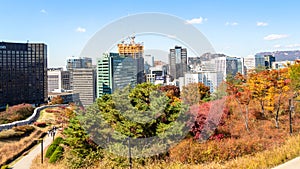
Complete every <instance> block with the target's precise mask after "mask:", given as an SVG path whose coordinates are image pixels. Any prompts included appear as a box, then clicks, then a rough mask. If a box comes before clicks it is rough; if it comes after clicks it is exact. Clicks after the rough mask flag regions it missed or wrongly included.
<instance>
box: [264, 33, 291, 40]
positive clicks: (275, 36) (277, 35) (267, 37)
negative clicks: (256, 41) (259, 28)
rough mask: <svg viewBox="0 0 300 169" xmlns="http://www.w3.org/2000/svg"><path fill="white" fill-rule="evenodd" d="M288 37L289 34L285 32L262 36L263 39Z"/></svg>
mask: <svg viewBox="0 0 300 169" xmlns="http://www.w3.org/2000/svg"><path fill="white" fill-rule="evenodd" d="M287 37H289V35H286V34H271V35H268V36H266V37H264V40H278V39H284V38H287Z"/></svg>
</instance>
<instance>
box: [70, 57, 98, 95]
mask: <svg viewBox="0 0 300 169" xmlns="http://www.w3.org/2000/svg"><path fill="white" fill-rule="evenodd" d="M92 67H93V66H92V58H88V57H74V56H72V57H68V58H67V66H66V68H67V70H68V71H69V72H70V74H69V75H70V89H71V90H74V84H73V83H74V80H73V70H74V69H82V68H92Z"/></svg>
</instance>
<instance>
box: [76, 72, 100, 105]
mask: <svg viewBox="0 0 300 169" xmlns="http://www.w3.org/2000/svg"><path fill="white" fill-rule="evenodd" d="M95 77H96V76H95V70H94V69H93V68H76V69H73V70H72V81H73V92H74V93H79V98H80V101H81V103H82V105H83V106H88V105H91V104H93V102H94V101H95V98H96V91H95V90H96V87H95Z"/></svg>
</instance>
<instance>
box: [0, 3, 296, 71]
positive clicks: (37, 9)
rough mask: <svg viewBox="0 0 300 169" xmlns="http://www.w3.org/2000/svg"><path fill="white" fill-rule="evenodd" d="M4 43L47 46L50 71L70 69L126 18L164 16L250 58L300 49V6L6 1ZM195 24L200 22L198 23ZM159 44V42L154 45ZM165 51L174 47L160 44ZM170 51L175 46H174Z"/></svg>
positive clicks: (1, 10)
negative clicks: (91, 43) (92, 42)
mask: <svg viewBox="0 0 300 169" xmlns="http://www.w3.org/2000/svg"><path fill="white" fill-rule="evenodd" d="M0 2H1V5H0V16H1V26H0V39H1V41H13V42H26V41H27V40H29V41H30V42H44V43H46V44H47V45H48V67H58V66H64V65H65V62H66V58H67V57H69V56H72V55H74V56H78V55H79V54H80V52H81V50H82V49H83V47H84V45H85V44H86V43H87V41H88V40H89V39H90V38H91V37H92V36H93V35H94V34H95V33H96V32H97V31H99V30H100V29H101V28H103V27H104V26H105V25H107V24H109V23H111V22H112V21H115V20H117V19H119V18H120V17H124V16H128V15H131V14H137V13H143V12H161V13H166V14H171V15H175V16H178V17H180V18H182V19H184V20H187V21H188V20H189V21H191V23H193V25H194V26H195V27H196V28H197V29H199V31H201V32H202V33H203V34H204V35H205V36H206V37H207V39H208V40H209V41H210V42H211V44H212V45H213V47H214V48H215V50H216V52H218V53H225V54H227V55H230V56H242V57H243V56H247V55H250V54H255V53H257V52H260V51H276V50H295V49H300V32H299V27H300V22H299V21H300V14H299V12H298V11H299V5H300V2H298V1H295V0H293V1H292V0H286V1H280V0H260V1H258V0H251V1H250V0H249V1H247V2H245V1H241V0H240V1H238V0H236V1H233V0H231V1H230V0H210V1H208V0H205V1H201V0H198V1H197V0H186V1H182V0H181V1H179V0H151V1H150V0H148V1H145V0H139V1H137V0H113V1H104V0H103V1H102V0H69V1H66V0H65V1H63V0H60V1H59V0H26V1H23V0H0ZM193 19H194V20H193ZM154 42H155V41H154ZM147 45H148V47H150V46H151V48H153V47H157V46H160V47H162V48H163V49H164V50H168V48H171V47H172V46H170V44H166V45H161V44H159V43H156V44H154V43H153V40H152V41H151V42H149V43H148V44H147V42H145V47H146V48H147ZM168 45H169V46H168Z"/></svg>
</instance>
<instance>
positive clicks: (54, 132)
mask: <svg viewBox="0 0 300 169" xmlns="http://www.w3.org/2000/svg"><path fill="white" fill-rule="evenodd" d="M56 130H57V128H56V126H53V127H52V129H50V130H48V132H47V133H48V136H51V137H54V136H55V134H56Z"/></svg>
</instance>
